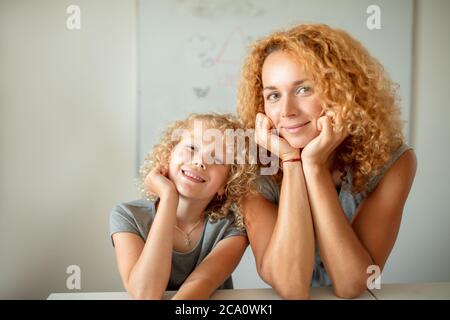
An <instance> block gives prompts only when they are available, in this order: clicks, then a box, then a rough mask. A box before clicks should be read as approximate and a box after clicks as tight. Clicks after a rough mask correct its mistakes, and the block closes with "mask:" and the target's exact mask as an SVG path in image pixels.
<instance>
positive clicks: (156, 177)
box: [144, 165, 178, 198]
mask: <svg viewBox="0 0 450 320" xmlns="http://www.w3.org/2000/svg"><path fill="white" fill-rule="evenodd" d="M168 171H169V170H168V168H167V167H165V166H161V165H158V166H156V167H155V168H153V169H152V170H151V171H150V172H149V174H148V175H147V176H146V177H145V181H144V184H145V187H146V188H147V191H148V192H151V193H153V194H156V195H157V196H158V197H159V198H168V197H170V196H173V195H178V191H177V188H176V187H175V184H174V183H173V182H172V181H171V180H170V179H169V178H168Z"/></svg>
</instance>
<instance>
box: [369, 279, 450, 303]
mask: <svg viewBox="0 0 450 320" xmlns="http://www.w3.org/2000/svg"><path fill="white" fill-rule="evenodd" d="M370 291H371V292H372V294H373V295H374V296H375V297H376V298H377V300H398V299H399V300H450V282H434V283H396V284H382V285H381V288H380V289H372V290H370Z"/></svg>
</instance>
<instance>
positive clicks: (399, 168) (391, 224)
mask: <svg viewBox="0 0 450 320" xmlns="http://www.w3.org/2000/svg"><path fill="white" fill-rule="evenodd" d="M322 123H323V125H324V129H325V132H324V135H323V136H322V137H321V138H322V139H323V140H322V142H323V145H324V146H325V147H323V148H321V149H322V150H326V149H327V148H326V146H327V145H333V143H328V142H327V141H326V140H327V139H328V140H329V142H330V141H331V140H333V139H334V138H332V135H333V133H332V129H331V127H330V126H329V123H328V124H327V123H325V122H322ZM327 135H328V136H329V137H328V138H327ZM330 137H331V138H330ZM340 140H341V139H340V138H338V139H337V140H336V141H340ZM318 141H319V142H320V139H318ZM318 144H320V143H318ZM331 149H333V147H332V148H329V150H331ZM302 158H303V153H302ZM305 158H307V159H308V160H306V161H304V163H303V165H304V173H305V179H306V185H307V187H308V194H309V199H310V204H311V210H312V216H313V221H314V230H315V233H316V239H317V241H318V245H319V249H320V253H321V257H322V261H323V262H324V265H325V268H326V270H327V273H328V274H329V275H330V277H331V280H332V283H333V290H334V292H335V294H336V295H337V296H339V297H342V298H354V297H357V296H359V295H360V294H361V293H362V292H363V291H364V290H366V289H367V278H368V274H367V267H368V266H370V265H377V266H378V267H379V268H380V270H382V269H383V267H384V264H385V262H386V260H387V258H388V256H389V253H390V252H391V250H392V247H393V246H394V243H395V239H396V237H397V233H398V230H399V227H400V221H401V216H402V212H403V207H404V204H405V202H406V199H407V197H408V194H409V191H410V188H411V185H412V182H413V180H414V175H415V171H416V158H415V155H414V152H413V151H407V152H405V153H404V154H403V155H402V156H401V157H400V158H399V159H398V160H397V161H396V162H395V163H394V164H393V165H392V167H391V168H390V169H389V170H388V171H387V172H386V173H385V175H384V177H383V178H382V180H381V181H380V183H379V184H378V186H377V188H376V189H375V190H374V191H373V192H372V193H371V194H370V195H369V196H368V197H367V198H366V199H365V200H364V201H363V202H362V203H361V204H360V206H359V207H358V210H357V212H356V215H355V218H354V220H353V222H352V223H350V222H349V221H348V219H347V218H346V216H345V213H344V211H343V210H342V208H341V205H340V203H339V199H338V195H337V192H336V189H335V186H334V183H333V180H332V177H331V174H330V172H329V169H328V167H327V165H326V164H325V162H324V161H316V162H313V161H310V160H311V158H310V157H305Z"/></svg>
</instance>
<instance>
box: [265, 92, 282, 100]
mask: <svg viewBox="0 0 450 320" xmlns="http://www.w3.org/2000/svg"><path fill="white" fill-rule="evenodd" d="M279 98H280V95H279V94H278V93H277V92H272V93H269V94H268V95H267V96H266V100H267V101H271V102H273V101H277V100H278V99H279Z"/></svg>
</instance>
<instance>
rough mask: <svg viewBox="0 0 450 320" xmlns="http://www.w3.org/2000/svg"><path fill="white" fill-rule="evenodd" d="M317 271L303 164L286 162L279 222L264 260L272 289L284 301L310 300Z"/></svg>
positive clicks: (263, 264)
mask: <svg viewBox="0 0 450 320" xmlns="http://www.w3.org/2000/svg"><path fill="white" fill-rule="evenodd" d="M313 268H314V231H313V223H312V217H311V210H310V206H309V201H308V194H307V190H306V184H305V180H304V176H303V170H302V164H301V162H286V163H284V166H283V181H282V184H281V190H280V201H279V207H278V217H277V221H276V224H275V227H274V230H273V233H272V236H271V239H270V242H269V245H268V246H267V248H266V251H265V253H264V256H263V259H262V265H261V270H262V272H263V273H264V272H267V273H268V275H269V278H270V281H271V283H270V284H271V285H272V286H273V287H274V288H275V290H277V292H278V293H279V294H280V295H282V296H283V297H285V298H294V299H296V298H307V297H308V295H309V287H310V284H311V276H312V272H313Z"/></svg>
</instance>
